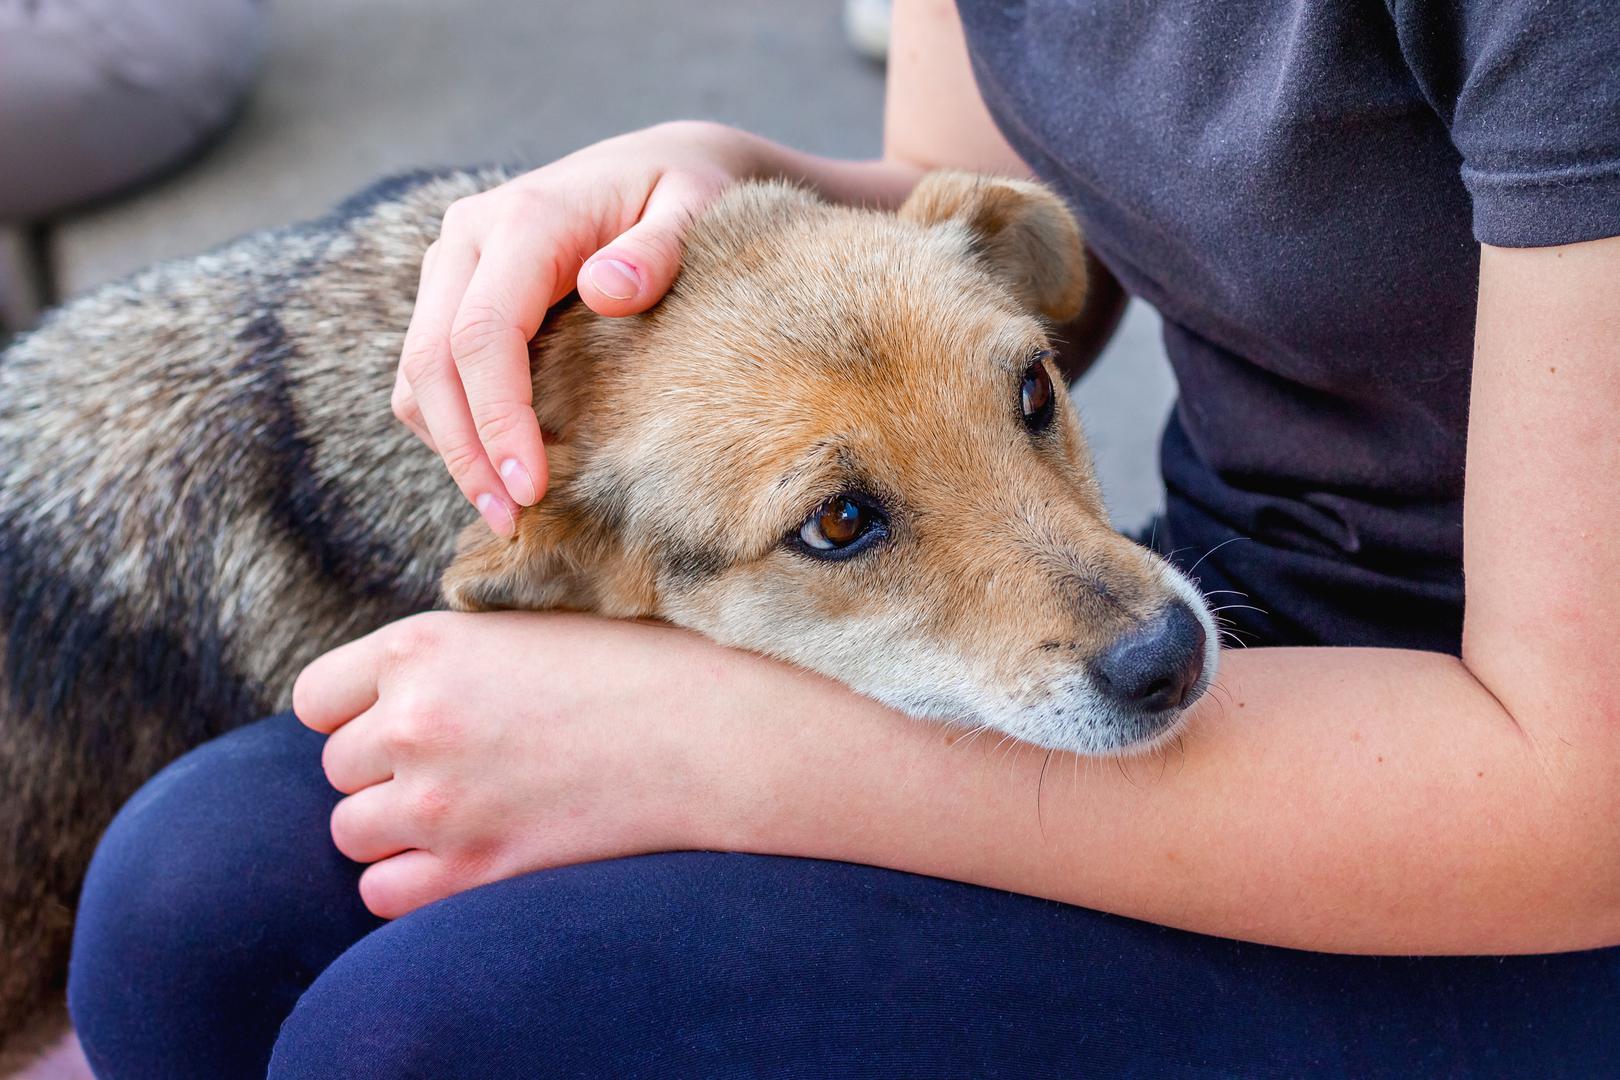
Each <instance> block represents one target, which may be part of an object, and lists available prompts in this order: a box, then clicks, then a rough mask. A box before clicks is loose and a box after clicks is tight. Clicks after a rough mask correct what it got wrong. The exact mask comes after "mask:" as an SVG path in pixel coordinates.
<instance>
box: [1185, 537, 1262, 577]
mask: <svg viewBox="0 0 1620 1080" xmlns="http://www.w3.org/2000/svg"><path fill="white" fill-rule="evenodd" d="M1247 539H1249V537H1247V536H1234V537H1232V538H1231V539H1230V540H1222V541H1221V542H1220V543H1218V544H1216V545H1215V546H1214V547H1212V548H1210V549H1209V550H1208V551H1206V552H1204V554H1203V555H1202V556H1201V557H1200V558H1199V560H1198V561H1197V562H1195V563H1193V564H1192V567H1191V569H1189V570H1188V571H1187V573H1188V574H1189V575H1191V574H1192V572H1193V570H1197V569H1198V568H1199V567H1200V566H1202V565H1203V564H1204V560H1205V559H1207V558H1209V557H1210V556H1211V555H1213V554H1215V553H1216V552H1217V551H1219V550H1221V548H1223V547H1225V546H1226V545H1227V544H1235V543H1237V542H1238V541H1239V540H1247Z"/></svg>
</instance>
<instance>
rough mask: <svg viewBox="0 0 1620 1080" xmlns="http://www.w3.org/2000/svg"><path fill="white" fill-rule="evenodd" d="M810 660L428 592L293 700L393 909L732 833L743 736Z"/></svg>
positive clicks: (751, 733) (326, 667)
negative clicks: (468, 605) (435, 602)
mask: <svg viewBox="0 0 1620 1080" xmlns="http://www.w3.org/2000/svg"><path fill="white" fill-rule="evenodd" d="M812 679H813V677H812V676H807V675H804V674H802V673H799V672H796V671H793V670H791V669H789V668H786V667H784V666H782V665H777V664H773V663H771V662H770V661H767V660H764V659H761V658H759V657H755V656H752V655H750V654H746V653H742V652H738V651H736V650H732V649H726V648H724V647H722V646H719V645H716V644H714V643H713V642H711V641H708V640H707V639H705V638H701V637H698V636H696V635H694V634H690V633H688V632H686V631H683V630H676V629H674V628H671V627H666V626H660V625H654V624H647V623H629V622H620V621H610V620H604V619H597V618H592V617H589V616H583V615H562V614H538V615H537V614H533V613H517V612H501V613H493V614H482V615H467V614H453V613H449V612H433V613H430V614H426V615H418V616H414V617H412V618H408V619H405V620H403V621H401V622H396V623H393V624H391V625H389V626H386V627H384V628H382V629H381V630H378V631H376V632H375V633H373V634H371V635H369V636H367V637H364V638H361V639H360V640H358V641H355V642H351V643H350V644H347V645H344V646H341V647H339V648H337V649H335V650H333V651H332V652H329V653H327V654H326V655H325V656H322V657H321V658H320V659H318V660H316V661H315V662H314V663H313V664H311V665H310V666H309V667H308V668H306V669H305V670H304V672H303V674H302V675H300V676H299V679H298V682H297V685H296V686H295V687H294V690H293V708H294V710H295V711H296V712H297V714H298V716H299V718H300V719H301V720H302V721H303V722H304V723H305V724H306V725H308V726H309V727H311V728H314V729H315V730H316V731H321V732H325V733H328V734H330V738H329V739H328V740H327V743H326V749H325V751H324V753H323V756H322V764H323V766H324V768H325V770H326V775H327V778H328V779H329V780H330V781H331V783H332V785H333V786H334V787H336V788H337V789H338V790H339V791H341V792H344V793H345V794H346V795H347V796H348V797H347V798H345V799H343V800H342V801H341V802H339V803H338V805H337V807H336V809H335V810H334V811H333V813H332V839H333V841H334V842H335V843H336V844H337V847H338V849H339V850H340V851H342V852H343V853H344V854H345V855H347V856H348V857H349V858H351V859H354V860H356V861H359V862H367V863H372V864H373V865H372V866H370V867H369V868H368V869H367V870H366V871H365V873H364V874H363V875H362V876H361V879H360V894H361V897H362V899H363V900H364V901H365V904H366V906H367V907H368V908H370V909H371V910H372V911H373V912H375V913H376V914H378V915H381V916H383V917H385V918H395V917H397V916H400V915H403V914H405V913H406V912H409V911H412V910H414V909H416V908H418V907H420V906H422V905H423V904H427V903H430V902H432V901H434V900H437V899H440V898H442V897H445V896H449V895H452V894H454V893H457V892H461V891H462V890H465V889H469V888H472V887H473V886H475V885H480V884H484V883H486V882H490V881H498V880H501V879H504V878H508V877H513V876H515V875H518V874H522V873H527V872H529V871H531V870H537V869H541V868H544V867H548V866H558V865H565V864H570V863H576V862H589V861H592V860H597V859H607V858H616V857H623V856H629V855H637V854H644V853H647V852H653V851H670V850H681V849H690V848H696V847H715V846H726V839H727V829H728V827H729V826H728V821H730V820H732V819H734V818H737V817H738V816H739V815H741V814H742V813H743V811H742V810H741V809H740V807H741V806H742V805H743V804H744V803H746V802H747V800H748V799H749V798H752V797H753V796H752V795H751V794H750V787H749V784H750V781H749V779H748V773H749V769H748V767H747V766H746V765H745V764H741V763H739V762H740V761H742V760H746V759H749V758H756V759H757V758H758V757H759V755H758V754H757V753H756V752H755V751H752V750H748V749H747V748H746V747H747V744H748V743H749V741H750V739H753V738H757V737H759V736H762V735H764V734H765V732H764V731H763V730H762V729H761V724H760V723H759V721H760V719H761V718H763V717H767V716H769V715H772V714H773V713H774V714H780V709H781V706H780V702H781V701H782V700H783V694H784V689H785V688H784V680H785V681H788V682H805V681H809V680H812ZM816 681H817V682H820V680H816ZM828 685H829V687H830V686H831V684H828ZM832 689H834V690H835V691H836V692H840V693H842V692H843V691H842V688H832ZM739 755H740V757H739ZM728 763H729V764H728Z"/></svg>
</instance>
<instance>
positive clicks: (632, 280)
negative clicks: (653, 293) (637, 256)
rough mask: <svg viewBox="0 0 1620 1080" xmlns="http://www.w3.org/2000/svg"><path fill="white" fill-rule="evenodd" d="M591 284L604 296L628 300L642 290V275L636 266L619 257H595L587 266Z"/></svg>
mask: <svg viewBox="0 0 1620 1080" xmlns="http://www.w3.org/2000/svg"><path fill="white" fill-rule="evenodd" d="M586 270H587V272H588V273H589V274H590V275H591V284H592V285H595V286H596V288H597V291H598V292H600V293H601V294H602V295H603V296H608V297H612V298H613V299H614V300H628V299H630V298H631V297H632V296H634V295H636V293H638V292H640V291H641V277H640V275H638V274H637V273H636V268H635V267H633V266H631V265H630V264H629V263H627V262H621V261H619V260H618V259H593V260H592V261H591V265H590V266H589V267H587V268H586Z"/></svg>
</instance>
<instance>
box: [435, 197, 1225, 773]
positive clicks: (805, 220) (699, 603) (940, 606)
mask: <svg viewBox="0 0 1620 1080" xmlns="http://www.w3.org/2000/svg"><path fill="white" fill-rule="evenodd" d="M1084 265H1085V264H1084V259H1083V251H1082V247H1081V243H1080V235H1079V231H1078V229H1077V228H1076V226H1075V223H1074V221H1073V219H1072V218H1071V217H1070V215H1069V214H1068V212H1067V211H1066V210H1065V209H1064V207H1063V205H1062V204H1061V202H1059V201H1058V200H1057V199H1056V198H1055V197H1054V196H1052V195H1051V194H1050V193H1049V192H1047V191H1046V190H1045V189H1043V188H1041V187H1039V186H1037V185H1034V184H1027V183H1019V182H1015V181H1007V180H989V179H984V178H977V177H972V176H967V175H964V174H956V173H941V174H935V175H933V176H930V177H929V178H927V179H925V180H924V181H923V182H922V184H920V185H919V186H918V188H917V190H916V191H915V192H914V193H913V195H912V196H911V198H910V199H909V200H908V201H907V202H906V204H905V205H904V206H903V207H902V208H901V210H900V212H899V214H898V215H886V214H879V213H875V212H870V211H862V210H852V209H846V208H839V207H832V206H828V205H825V204H823V203H821V202H819V201H817V200H816V199H815V198H814V197H812V196H810V195H808V194H805V193H804V192H801V191H798V190H796V189H793V188H790V187H786V186H782V185H748V186H744V187H741V188H738V189H737V190H735V191H734V192H733V193H731V194H730V195H728V196H727V197H725V198H723V199H722V200H721V201H720V202H719V203H717V204H716V205H715V206H714V207H713V208H712V209H711V210H710V211H709V212H708V213H707V214H706V215H705V216H704V217H703V218H702V219H701V220H700V221H699V222H697V223H696V224H695V225H694V227H693V229H692V232H691V235H690V236H689V238H688V249H687V252H686V259H685V269H684V270H683V272H682V276H681V278H680V280H679V281H678V282H677V283H676V287H675V289H674V291H673V292H672V293H671V295H670V296H669V297H668V298H667V299H666V300H665V301H664V302H663V303H662V304H660V305H659V306H658V307H657V308H655V309H654V310H653V311H651V312H649V313H648V314H646V315H644V316H638V317H634V318H628V319H604V318H599V317H596V316H594V315H591V314H590V313H589V312H588V311H585V310H584V309H583V308H575V309H574V310H572V311H570V312H568V313H566V314H564V315H563V316H562V317H561V318H559V319H558V320H557V325H556V326H555V327H554V328H552V329H549V330H548V331H547V332H546V333H545V334H543V335H542V337H541V339H540V341H539V343H538V346H537V348H538V353H537V365H536V401H537V402H538V403H539V404H538V405H537V408H538V410H539V412H540V414H541V419H542V421H543V422H545V423H546V426H547V427H548V428H552V429H555V430H557V431H558V432H559V433H560V438H559V440H558V441H557V442H556V443H555V444H553V445H552V446H551V448H550V453H551V457H550V468H551V473H552V485H551V493H550V494H548V495H547V497H546V499H545V500H544V501H543V502H542V503H541V504H540V505H538V506H536V507H532V508H529V509H528V510H526V511H524V512H523V513H522V515H521V516H520V519H519V523H518V533H517V536H516V537H515V538H514V539H512V540H503V539H500V538H498V537H495V536H493V535H492V534H490V533H489V531H488V530H487V529H486V528H485V527H483V526H482V525H478V526H474V527H472V528H471V529H469V530H468V532H467V534H466V535H465V536H464V538H463V545H462V552H461V554H460V556H459V557H458V559H457V560H456V562H455V563H454V565H452V566H451V568H450V570H449V571H448V572H447V573H446V575H445V580H444V589H445V595H446V597H447V599H448V600H449V602H450V603H451V604H452V605H453V606H456V607H461V608H471V609H479V608H490V607H526V608H547V607H566V608H574V609H582V610H590V611H598V612H601V613H604V614H609V615H619V616H638V615H639V616H651V617H658V618H663V619H667V620H669V621H671V622H674V623H677V624H679V625H683V626H687V627H691V628H693V629H695V630H698V631H700V632H702V633H704V634H706V635H708V636H710V637H713V638H715V639H717V640H719V641H722V642H725V643H728V644H732V645H737V646H741V647H743V648H748V649H752V650H755V651H757V652H761V653H765V654H767V655H771V656H775V657H779V658H781V659H784V660H788V661H792V662H794V663H797V664H800V665H802V666H804V667H806V668H809V669H811V670H814V671H817V672H820V673H822V674H825V675H828V676H831V677H832V678H835V679H837V680H839V681H840V682H843V683H845V684H847V685H849V686H851V687H852V688H854V689H856V690H859V691H861V692H863V693H866V694H868V695H870V696H872V697H874V698H877V699H878V700H880V701H883V702H886V703H888V704H890V705H893V706H895V707H897V708H900V709H902V710H904V711H906V712H908V713H911V714H914V715H917V716H927V717H937V718H942V719H947V720H953V721H956V722H960V723H963V724H968V725H975V726H977V725H984V726H987V727H989V728H992V729H995V730H998V731H1001V732H1005V733H1007V734H1010V735H1013V736H1016V737H1018V738H1021V739H1024V740H1027V741H1029V742H1032V743H1036V744H1038V745H1041V746H1046V747H1056V748H1062V749H1069V750H1076V751H1081V752H1088V753H1101V752H1107V751H1112V750H1119V749H1127V748H1136V747H1141V746H1146V745H1150V744H1151V743H1152V742H1154V741H1155V740H1157V739H1160V738H1162V737H1163V736H1165V735H1166V734H1167V733H1168V732H1170V731H1172V730H1173V729H1174V727H1175V725H1176V723H1177V721H1178V720H1179V718H1180V717H1181V715H1182V714H1183V712H1184V711H1185V709H1186V707H1187V706H1188V705H1190V704H1191V703H1192V702H1193V701H1194V700H1195V699H1197V698H1198V697H1199V696H1200V695H1201V694H1202V693H1203V691H1204V689H1205V688H1206V687H1207V686H1208V684H1209V681H1210V679H1211V678H1212V676H1213V674H1214V669H1215V662H1216V656H1217V649H1216V645H1215V637H1216V635H1215V629H1214V625H1213V622H1212V620H1211V617H1210V615H1209V613H1208V611H1207V609H1206V607H1205V605H1204V602H1203V599H1202V597H1201V596H1200V595H1199V593H1198V591H1197V589H1195V588H1194V587H1193V586H1192V584H1191V583H1190V582H1189V581H1187V579H1186V578H1184V577H1183V576H1182V575H1180V574H1179V573H1177V572H1176V571H1174V570H1173V569H1171V568H1170V566H1169V565H1168V564H1166V563H1165V562H1164V561H1163V560H1161V559H1159V558H1158V557H1156V556H1155V555H1153V554H1151V553H1150V552H1148V551H1146V550H1145V549H1143V548H1141V547H1139V546H1137V545H1136V544H1134V543H1132V542H1131V541H1129V540H1126V539H1125V538H1123V537H1121V536H1119V535H1118V534H1117V533H1115V531H1114V530H1113V529H1112V528H1111V527H1110V525H1109V523H1108V518H1107V515H1106V513H1105V511H1104V509H1103V505H1102V499H1101V497H1100V494H1099V492H1098V488H1097V483H1096V479H1095V476H1094V474H1093V470H1092V466H1091V461H1090V458H1089V455H1088V452H1087V449H1086V445H1085V441H1084V439H1083V437H1082V435H1081V432H1080V427H1079V424H1078V422H1077V421H1076V418H1075V414H1074V409H1073V407H1072V406H1071V405H1070V403H1069V400H1068V398H1067V396H1066V395H1065V394H1064V393H1063V391H1062V383H1061V381H1059V376H1058V373H1057V371H1056V368H1055V367H1054V365H1053V363H1052V360H1051V349H1052V340H1051V337H1050V327H1051V325H1052V324H1054V323H1060V322H1062V321H1065V320H1067V319H1068V318H1071V317H1072V316H1074V315H1075V314H1076V313H1077V312H1078V311H1079V308H1080V306H1081V302H1082V300H1083V298H1084V293H1085V279H1084Z"/></svg>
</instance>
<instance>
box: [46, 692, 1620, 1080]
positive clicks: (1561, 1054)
mask: <svg viewBox="0 0 1620 1080" xmlns="http://www.w3.org/2000/svg"><path fill="white" fill-rule="evenodd" d="M320 748H321V739H320V737H319V736H317V735H314V734H312V733H310V732H308V731H306V730H304V729H303V728H302V727H300V726H299V725H298V723H297V722H296V721H295V720H293V719H292V718H291V717H289V716H281V717H275V718H273V719H270V720H265V721H263V722H261V723H258V724H255V725H253V726H251V727H248V728H244V729H242V730H240V731H238V732H236V733H234V734H232V735H228V736H226V737H225V738H223V739H220V740H218V741H217V742H214V743H212V744H210V745H208V746H205V747H203V748H201V749H199V750H197V751H195V752H193V753H191V754H189V755H187V756H186V757H185V758H182V759H181V760H180V761H178V762H176V763H175V764H173V765H171V766H170V767H169V768H168V769H166V770H165V771H164V772H163V773H162V774H160V775H159V776H158V777H156V778H155V779H154V780H152V781H151V782H150V783H148V784H147V785H146V787H144V788H143V789H142V790H141V791H140V793H139V794H137V795H136V796H135V797H134V798H133V799H131V800H130V802H129V804H128V805H127V806H126V807H125V808H124V810H123V812H122V813H121V814H120V815H119V817H118V819H117V820H116V821H115V822H114V823H113V825H112V827H111V828H110V829H109V830H108V832H107V835H106V837H105V839H103V841H102V843H101V848H100V850H99V851H98V852H97V854H96V858H95V864H94V865H93V866H92V867H91V870H90V877H89V880H88V882H87V884H86V886H85V891H84V898H83V901H82V902H81V904H80V908H79V924H78V936H77V939H76V941H75V943H74V953H73V967H72V973H71V981H70V989H69V998H70V1002H71V1005H72V1009H73V1016H74V1019H75V1021H76V1022H77V1024H78V1029H79V1033H80V1036H81V1037H82V1039H83V1041H84V1044H85V1048H86V1050H87V1052H88V1054H89V1057H90V1061H91V1062H92V1063H93V1065H94V1066H95V1069H96V1072H97V1075H98V1076H101V1077H103V1078H109V1077H154V1078H158V1077H161V1078H163V1080H181V1078H185V1077H203V1078H207V1080H221V1078H230V1080H235V1078H243V1077H253V1076H262V1075H264V1074H265V1073H266V1071H267V1070H268V1074H269V1075H270V1076H272V1077H333V1078H352V1077H377V1078H395V1077H430V1078H434V1080H446V1078H454V1077H476V1078H500V1077H524V1078H529V1077H590V1078H593V1080H595V1078H640V1077H649V1078H650V1077H657V1078H661V1080H667V1078H679V1077H704V1078H725V1077H883V1078H887V1080H894V1078H905V1077H930V1078H933V1077H1016V1078H1019V1080H1027V1078H1033V1077H1043V1076H1061V1077H1090V1076H1098V1077H1152V1078H1164V1077H1183V1076H1189V1077H1217V1076H1220V1077H1243V1078H1252V1077H1269V1076H1278V1077H1300V1076H1311V1077H1355V1078H1361V1077H1377V1076H1392V1077H1424V1078H1429V1077H1444V1076H1502V1077H1537V1078H1543V1077H1555V1076H1569V1077H1580V1078H1582V1080H1592V1078H1595V1077H1603V1076H1620V952H1617V951H1615V950H1605V951H1600V952H1589V953H1577V954H1568V955H1561V956H1546V957H1523V958H1517V959H1508V960H1494V959H1477V960H1475V959H1460V960H1451V959H1444V960H1403V959H1379V958H1353V957H1337V956H1325V955H1318V954H1313V953H1303V952H1293V951H1289V950H1285V949H1274V948H1267V947H1264V946H1259V945H1247V944H1242V943H1239V942H1233V941H1225V940H1221V939H1218V938H1210V937H1202V936H1199V935H1196V934H1188V933H1183V932H1180V931H1176V930H1167V929H1164V928H1162V927H1158V926H1152V925H1148V924H1146V923H1141V922H1135V921H1132V920H1130V919H1122V918H1117V917H1114V916H1110V915H1102V914H1098V913H1096V912H1092V911H1086V910H1083V909H1080V908H1073V907H1066V906H1064V905H1061V904H1056V903H1051V902H1049V901H1044V900H1034V899H1030V898H1028V897H1024V896H1015V895H1011V894H1008V893H1003V892H997V891H994V890H991V889H981V888H977V887H974V886H971V885H961V884H957V883H954V882H949V881H939V880H935V879H932V878H924V877H915V876H912V875H909V874H902V873H896V872H894V871H889V870H877V869H872V868H870V867H864V866H850V865H845V864H841V863H830V862H815V861H810V860H803V859H786V858H765V857H758V856H749V855H726V854H705V853H685V854H673V855H653V856H646V857H643V858H635V859H620V860H616V861H613V862H603V863H594V864H591V865H586V866H575V867H569V868H567V869H563V870H551V871H545V872H541V873H535V874H530V875H528V876H526V877H521V878H516V879H514V880H511V881H504V882H500V883H498V884H495V885H490V886H486V887H484V888H481V889H475V890H473V891H471V892H467V893H463V894H461V895H460V896H455V897H452V898H450V899H448V900H445V901H442V902H440V903H437V904H434V905H432V906H430V907H427V908H424V909H422V910H421V911H418V912H416V913H414V914H412V915H409V916H407V917H405V918H402V919H399V920H397V921H395V922H391V923H387V924H384V923H381V922H380V921H379V920H377V919H375V918H373V917H372V916H371V915H369V914H368V913H367V912H366V910H365V909H364V908H363V907H362V906H361V904H360V901H359V898H358V895H357V893H356V881H357V879H358V877H359V868H358V867H357V866H356V865H354V864H353V863H350V862H349V861H348V860H346V859H344V858H343V857H342V856H340V855H339V854H337V852H336V851H335V850H334V849H333V848H332V845H331V842H330V840H329V839H328V836H327V831H326V819H327V815H328V813H329V812H330V810H331V808H332V805H333V803H334V802H335V801H336V799H337V796H336V794H335V793H334V792H332V791H331V790H330V789H329V788H328V787H327V785H326V783H325V780H324V778H323V777H322V775H321V770H320V760H319V757H320ZM1467 917H1468V913H1467V912H1459V913H1458V918H1464V919H1465V918H1467Z"/></svg>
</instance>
